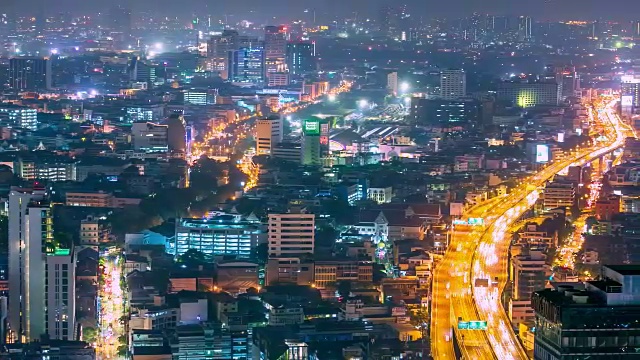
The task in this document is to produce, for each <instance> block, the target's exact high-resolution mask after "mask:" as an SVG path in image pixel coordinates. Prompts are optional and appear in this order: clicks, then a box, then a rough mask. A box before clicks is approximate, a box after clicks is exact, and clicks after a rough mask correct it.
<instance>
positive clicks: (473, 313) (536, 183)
mask: <svg viewBox="0 0 640 360" xmlns="http://www.w3.org/2000/svg"><path fill="white" fill-rule="evenodd" d="M615 104H616V100H613V101H610V102H608V103H606V104H605V103H603V102H600V103H599V104H598V105H599V106H600V107H601V109H600V110H599V111H598V116H597V119H596V121H597V122H598V123H601V124H602V125H604V128H605V139H603V140H601V141H598V142H595V144H594V145H593V146H590V147H588V148H585V149H578V150H577V151H575V152H572V153H571V154H570V156H568V157H567V158H566V159H565V160H562V161H559V162H556V163H552V164H549V165H548V166H546V167H544V168H542V169H541V170H540V171H539V172H538V173H537V174H536V175H533V176H531V177H529V178H528V179H526V181H524V182H523V184H522V185H521V186H519V187H517V188H515V189H514V190H513V191H512V192H511V193H510V194H509V196H507V197H504V198H500V199H499V200H496V201H494V202H490V203H488V204H487V205H486V206H481V207H478V208H475V209H473V211H472V212H471V213H469V214H465V217H466V216H468V217H483V218H484V220H485V225H484V227H483V228H471V229H467V230H466V231H464V232H459V233H456V236H454V237H453V240H452V242H451V246H450V247H449V250H448V251H447V253H446V254H445V256H444V259H443V261H442V262H441V263H440V264H439V265H438V267H437V268H436V270H435V271H434V285H433V294H432V320H431V344H432V345H431V346H432V355H433V357H434V358H436V359H454V358H455V354H454V351H453V343H452V341H451V340H452V339H451V337H452V336H456V338H457V341H458V343H459V344H460V347H461V351H462V355H463V357H464V358H465V359H500V360H502V359H527V358H528V357H527V355H526V352H525V351H524V348H523V347H522V345H521V344H520V342H519V340H518V339H517V337H516V335H515V333H514V332H513V329H512V326H511V323H510V321H509V318H508V316H507V314H506V312H505V310H504V308H503V306H502V303H501V300H500V298H501V293H502V290H503V289H504V287H505V286H506V282H507V273H508V271H507V264H508V253H509V245H510V241H511V237H510V235H509V228H510V226H511V225H512V224H513V223H514V222H516V221H518V219H519V218H521V217H522V215H523V214H524V213H525V212H526V211H528V210H529V209H530V208H531V207H532V206H533V205H534V204H535V202H536V201H537V199H538V196H539V189H540V188H542V187H544V185H545V183H546V182H547V181H548V180H550V179H552V178H553V177H554V176H555V175H556V174H558V173H560V172H562V171H564V170H566V169H567V168H568V167H569V166H576V165H583V164H585V163H587V162H590V161H592V160H594V159H597V158H599V157H601V156H603V155H604V154H606V153H609V152H611V151H613V150H615V149H617V148H620V147H621V146H622V145H624V140H625V138H626V137H627V136H632V135H630V132H629V130H628V128H626V126H625V125H624V124H623V123H622V122H621V120H620V119H619V118H618V116H617V115H616V114H615V112H614V105H615ZM496 278H497V282H495V283H492V282H493V280H494V279H496ZM475 279H489V281H490V283H489V286H473V283H474V280H475ZM458 318H461V319H462V320H463V321H473V320H483V321H487V330H486V331H482V330H460V331H458V330H456V331H455V332H452V329H454V328H456V327H457V321H458Z"/></svg>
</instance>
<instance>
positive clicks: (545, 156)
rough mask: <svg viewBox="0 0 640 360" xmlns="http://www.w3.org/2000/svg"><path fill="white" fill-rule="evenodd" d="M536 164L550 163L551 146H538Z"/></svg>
mask: <svg viewBox="0 0 640 360" xmlns="http://www.w3.org/2000/svg"><path fill="white" fill-rule="evenodd" d="M536 162H537V163H546V162H549V146H547V145H536Z"/></svg>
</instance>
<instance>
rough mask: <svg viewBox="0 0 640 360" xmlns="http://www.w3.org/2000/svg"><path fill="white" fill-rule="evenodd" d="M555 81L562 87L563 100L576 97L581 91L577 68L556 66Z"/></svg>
mask: <svg viewBox="0 0 640 360" xmlns="http://www.w3.org/2000/svg"><path fill="white" fill-rule="evenodd" d="M555 81H556V83H557V84H558V86H559V87H560V91H559V92H560V94H561V96H562V98H563V99H565V98H567V97H572V96H576V93H577V92H578V91H580V78H579V76H578V73H577V72H576V67H575V66H556V67H555Z"/></svg>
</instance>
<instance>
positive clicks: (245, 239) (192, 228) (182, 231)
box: [175, 214, 263, 258]
mask: <svg viewBox="0 0 640 360" xmlns="http://www.w3.org/2000/svg"><path fill="white" fill-rule="evenodd" d="M262 233H263V232H262V229H261V224H260V222H259V221H258V220H256V219H253V218H243V217H242V216H241V215H237V214H221V215H217V216H215V217H213V218H210V219H186V218H182V219H180V220H179V221H177V222H176V236H175V241H176V243H175V249H176V252H175V255H176V256H180V255H182V254H184V253H185V252H187V251H189V250H191V249H194V250H198V251H200V252H202V253H204V254H207V255H211V256H234V257H238V258H249V257H251V255H252V251H253V249H255V247H256V246H258V240H259V237H260V235H261V234H262Z"/></svg>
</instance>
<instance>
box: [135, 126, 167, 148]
mask: <svg viewBox="0 0 640 360" xmlns="http://www.w3.org/2000/svg"><path fill="white" fill-rule="evenodd" d="M131 142H132V143H133V149H134V150H137V151H144V152H167V151H168V150H169V127H168V126H167V125H160V124H155V123H152V122H136V123H133V125H132V126H131Z"/></svg>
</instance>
